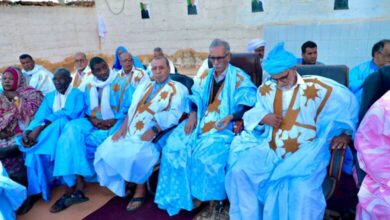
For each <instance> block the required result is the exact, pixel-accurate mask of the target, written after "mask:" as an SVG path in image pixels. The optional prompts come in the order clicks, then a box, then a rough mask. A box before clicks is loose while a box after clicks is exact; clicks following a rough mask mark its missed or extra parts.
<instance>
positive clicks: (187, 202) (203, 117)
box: [155, 39, 256, 215]
mask: <svg viewBox="0 0 390 220" xmlns="http://www.w3.org/2000/svg"><path fill="white" fill-rule="evenodd" d="M230 55H231V54H230V46H229V44H228V43H227V42H226V41H223V40H220V39H215V40H213V42H212V43H211V45H210V55H209V59H210V60H211V61H212V62H213V68H211V69H210V71H209V72H208V73H207V74H203V75H202V76H201V77H200V78H199V79H198V80H196V81H195V84H194V86H193V87H192V93H193V95H192V96H190V99H191V103H192V104H191V105H192V106H191V109H192V110H191V113H190V115H189V118H188V120H186V121H184V122H183V123H181V124H180V125H179V126H178V127H177V128H175V130H174V131H173V132H172V134H171V135H170V136H169V137H168V140H167V144H166V145H165V146H164V148H163V152H162V159H161V167H160V174H159V181H158V186H157V192H156V198H155V202H156V203H157V204H158V207H159V208H161V209H165V210H167V211H168V214H169V215H175V214H177V213H178V212H179V211H180V209H186V210H192V209H193V208H194V204H193V199H196V201H195V202H196V205H199V204H200V202H199V201H212V200H225V199H226V193H225V187H224V180H225V166H226V162H227V159H228V153H229V147H230V142H231V140H232V139H233V137H234V133H233V122H234V121H236V120H238V119H240V118H241V116H242V114H243V112H244V110H245V109H246V108H248V107H251V106H253V105H254V103H255V93H256V87H255V86H254V84H253V83H252V82H251V80H250V78H249V76H248V75H247V74H246V73H244V72H243V71H242V70H241V69H239V68H237V67H234V66H232V65H230V64H229V61H230Z"/></svg>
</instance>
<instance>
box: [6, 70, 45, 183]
mask: <svg viewBox="0 0 390 220" xmlns="http://www.w3.org/2000/svg"><path fill="white" fill-rule="evenodd" d="M1 77H2V86H3V90H4V91H2V92H1V93H0V151H1V152H2V153H4V155H1V156H2V157H1V162H2V163H3V165H4V167H5V169H6V170H7V172H8V174H9V175H10V176H11V177H12V176H15V175H16V176H19V174H20V173H21V172H23V166H24V162H23V158H22V155H20V156H17V157H12V156H10V157H7V152H11V151H12V152H13V150H12V148H15V149H17V146H16V145H15V137H16V136H18V135H20V134H21V133H22V131H23V129H24V128H25V127H27V125H28V124H29V123H30V121H31V120H32V118H33V117H34V115H35V112H36V111H37V110H38V108H39V106H40V104H41V102H42V100H43V95H42V93H41V92H40V91H38V90H36V89H34V88H32V87H28V86H27V85H26V80H25V78H24V76H23V75H22V73H21V71H20V70H19V69H18V68H16V67H8V68H7V69H6V70H5V71H4V72H3V74H2V75H1ZM4 157H5V158H4Z"/></svg>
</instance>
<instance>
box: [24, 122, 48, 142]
mask: <svg viewBox="0 0 390 220" xmlns="http://www.w3.org/2000/svg"><path fill="white" fill-rule="evenodd" d="M43 129H44V126H38V127H36V128H35V129H34V130H33V131H31V132H30V133H29V134H28V140H29V141H30V143H33V142H34V143H35V142H36V140H37V138H38V136H39V134H40V133H41V132H42V130H43Z"/></svg>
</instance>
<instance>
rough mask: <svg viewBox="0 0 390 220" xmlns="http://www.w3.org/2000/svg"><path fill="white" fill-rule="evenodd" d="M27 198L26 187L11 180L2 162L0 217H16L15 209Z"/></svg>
mask: <svg viewBox="0 0 390 220" xmlns="http://www.w3.org/2000/svg"><path fill="white" fill-rule="evenodd" d="M26 198H27V192H26V188H25V187H24V186H22V185H20V184H19V183H17V182H15V181H13V180H11V179H10V178H9V177H8V174H7V172H6V170H5V168H4V167H3V164H1V162H0V219H4V220H12V219H16V218H15V211H16V210H17V209H18V208H19V206H21V205H22V203H23V201H24V200H25V199H26Z"/></svg>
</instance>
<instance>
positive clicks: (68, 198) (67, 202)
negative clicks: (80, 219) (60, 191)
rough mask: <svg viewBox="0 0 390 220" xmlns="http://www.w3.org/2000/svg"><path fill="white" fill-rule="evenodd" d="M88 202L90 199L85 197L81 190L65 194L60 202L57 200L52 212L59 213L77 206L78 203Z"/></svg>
mask: <svg viewBox="0 0 390 220" xmlns="http://www.w3.org/2000/svg"><path fill="white" fill-rule="evenodd" d="M88 200H89V199H88V198H87V197H85V195H84V193H83V192H81V191H80V190H75V191H73V193H72V194H70V195H69V194H68V195H67V194H65V195H63V196H62V197H61V198H60V199H59V200H57V201H56V202H55V203H54V205H53V206H52V207H51V209H50V212H51V213H57V212H60V211H62V210H64V209H66V208H68V207H69V206H72V205H75V204H77V203H82V202H86V201H88Z"/></svg>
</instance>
